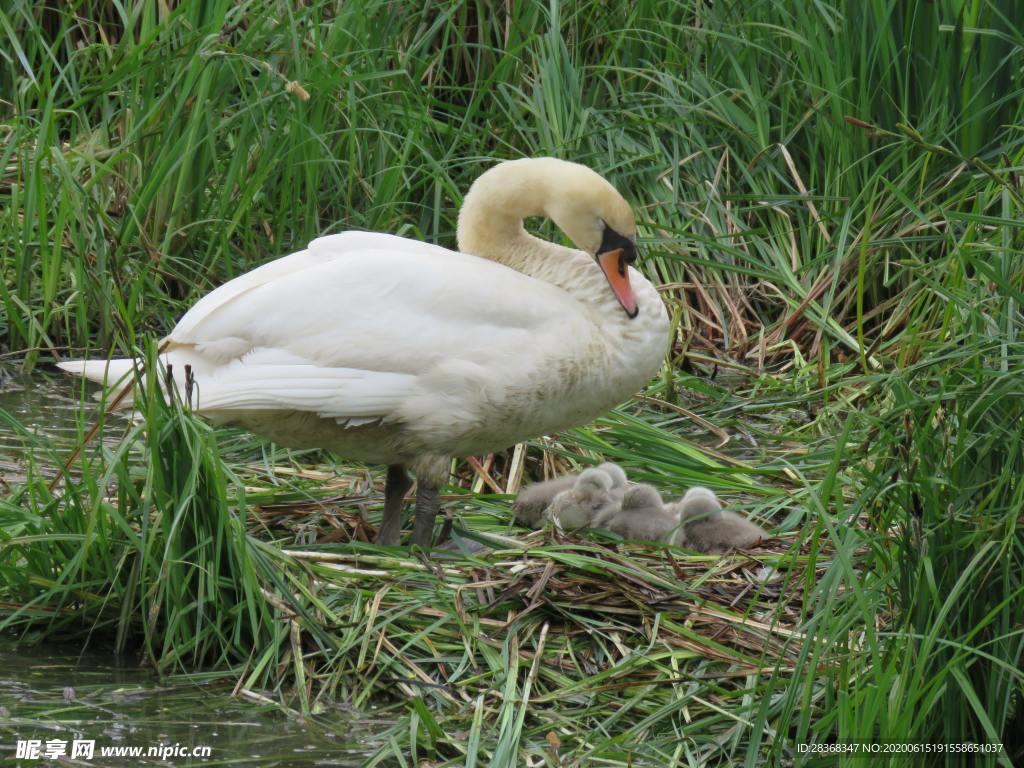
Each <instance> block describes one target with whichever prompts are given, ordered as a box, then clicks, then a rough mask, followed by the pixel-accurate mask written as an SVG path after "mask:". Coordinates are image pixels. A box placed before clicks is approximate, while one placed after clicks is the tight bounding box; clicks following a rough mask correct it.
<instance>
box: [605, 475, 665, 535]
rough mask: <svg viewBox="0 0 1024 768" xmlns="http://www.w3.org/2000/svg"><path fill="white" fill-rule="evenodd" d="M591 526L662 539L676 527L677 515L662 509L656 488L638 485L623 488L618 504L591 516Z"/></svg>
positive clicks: (614, 531)
mask: <svg viewBox="0 0 1024 768" xmlns="http://www.w3.org/2000/svg"><path fill="white" fill-rule="evenodd" d="M593 527H594V528H602V529H604V530H606V531H611V532H612V533H617V534H618V535H619V536H622V537H623V538H624V539H644V540H646V541H665V540H668V539H669V538H670V537H671V536H672V534H673V532H674V531H675V530H676V529H677V528H678V527H679V517H678V516H676V515H674V514H672V513H671V512H669V511H667V510H666V509H665V505H664V504H663V503H662V501H661V495H660V494H659V493H658V491H657V489H656V488H654V487H653V486H650V485H642V484H641V485H633V486H630V487H629V488H627V489H626V492H625V493H624V494H623V496H622V503H621V504H620V505H619V506H617V507H616V506H612V507H610V508H608V509H605V510H603V511H602V512H601V513H600V514H599V515H598V516H597V517H596V518H595V519H594V522H593Z"/></svg>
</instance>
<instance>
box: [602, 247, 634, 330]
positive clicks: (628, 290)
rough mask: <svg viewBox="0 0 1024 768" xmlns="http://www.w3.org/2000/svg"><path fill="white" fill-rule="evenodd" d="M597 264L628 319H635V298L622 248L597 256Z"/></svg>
mask: <svg viewBox="0 0 1024 768" xmlns="http://www.w3.org/2000/svg"><path fill="white" fill-rule="evenodd" d="M597 263H598V264H600V265H601V271H602V272H604V276H605V277H606V278H608V285H610V286H611V287H612V292H613V293H614V294H615V298H616V299H618V300H619V304H620V305H621V306H622V308H623V309H624V310H625V311H626V314H627V315H629V316H630V317H636V315H637V312H639V311H640V310H639V308H638V307H637V305H636V296H634V295H633V286H631V285H630V284H629V268H628V265H627V264H626V252H625V251H624V250H623V249H622V248H616V249H615V250H612V251H605V252H604V253H599V254H597Z"/></svg>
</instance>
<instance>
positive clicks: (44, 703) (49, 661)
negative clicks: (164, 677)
mask: <svg viewBox="0 0 1024 768" xmlns="http://www.w3.org/2000/svg"><path fill="white" fill-rule="evenodd" d="M88 386H90V390H93V389H95V387H92V386H91V385H88ZM80 392H81V390H80V386H79V384H78V383H77V382H76V381H75V380H74V379H72V378H70V377H67V376H63V375H53V374H46V373H34V374H32V375H31V376H25V375H23V374H20V373H18V372H17V371H16V370H12V369H11V368H10V367H6V366H5V367H4V369H3V373H2V374H0V410H2V411H5V412H6V413H7V414H9V416H10V417H13V420H12V419H11V418H4V417H3V415H2V414H0V493H4V492H6V488H5V486H15V485H16V484H18V483H22V482H24V480H25V477H26V472H27V469H28V462H26V453H27V452H28V451H33V452H36V453H37V458H38V459H39V461H37V462H36V463H35V464H36V470H35V471H38V472H40V473H41V474H42V475H43V476H47V475H52V473H53V472H54V469H55V467H57V466H60V465H62V464H63V462H64V461H65V460H66V458H67V456H68V455H69V454H70V452H71V450H72V449H73V448H74V446H75V445H76V444H77V443H78V441H79V439H80V434H81V432H82V431H83V429H87V428H88V426H89V424H91V422H92V420H93V419H95V418H96V416H97V415H98V411H97V409H98V405H97V404H94V403H93V402H92V401H89V402H88V403H87V404H86V406H85V410H84V411H83V408H82V404H81V402H80V399H79V398H80ZM83 419H84V422H85V426H84V428H83V426H82V424H81V423H82V421H83ZM107 423H108V430H107V431H106V437H105V438H104V439H106V440H107V441H109V442H110V443H111V444H113V443H116V442H117V440H118V437H119V435H120V434H122V433H123V427H124V425H125V424H127V418H126V417H124V416H114V417H110V418H108V420H107ZM43 453H45V455H43ZM104 647H105V645H104V643H103V642H102V641H99V640H97V641H95V643H94V645H93V649H91V650H89V651H87V652H84V653H83V652H82V650H81V649H80V648H78V647H60V646H54V645H46V646H36V647H33V646H30V645H27V644H22V645H20V646H18V647H15V646H14V645H13V643H12V642H11V640H10V639H5V638H0V766H8V765H10V766H56V765H81V766H94V765H95V766H120V765H132V766H145V765H158V766H168V765H179V766H187V765H196V766H199V765H202V766H205V767H207V768H208V767H209V766H217V765H233V766H234V765H242V766H249V765H259V766H296V767H297V768H305V767H307V766H347V765H351V766H356V765H361V764H362V763H363V762H364V761H365V759H366V757H367V756H368V755H369V754H372V752H373V751H374V749H375V747H376V746H378V744H376V743H375V741H374V738H373V735H372V734H373V733H374V731H379V730H380V729H381V727H383V726H385V725H387V724H388V723H386V722H377V721H373V720H368V719H365V718H360V717H357V716H356V715H355V714H354V713H352V712H348V711H346V710H345V708H344V707H343V706H341V705H338V706H337V708H336V709H334V710H332V711H329V712H326V713H323V714H318V716H317V717H316V718H314V719H311V720H306V721H303V720H302V719H301V718H297V717H291V716H288V715H286V714H283V713H282V711H281V710H280V709H279V708H278V707H276V706H274V705H268V704H261V703H257V702H253V701H248V700H243V699H241V698H237V697H235V696H233V695H232V688H233V681H229V682H224V681H221V682H218V683H211V684H206V685H198V684H196V683H194V682H188V681H179V682H175V681H174V680H173V679H172V680H171V681H170V682H168V681H164V682H163V684H161V682H160V681H159V680H158V679H157V678H156V676H155V674H154V673H152V672H151V671H150V670H148V669H146V668H142V667H140V665H139V663H138V660H137V658H135V657H134V656H133V657H127V658H119V657H116V656H113V655H112V654H109V653H106V652H104V651H103V648H104ZM264 695H266V696H267V698H268V699H270V700H275V701H276V700H277V698H278V696H277V695H276V694H275V693H274V692H264ZM357 735H358V736H357ZM19 740H20V741H28V740H37V741H39V742H40V746H41V747H45V746H46V743H47V742H48V741H54V742H56V746H57V747H59V746H60V742H64V748H65V751H66V753H67V754H65V755H63V756H61V757H60V759H58V758H57V757H56V756H54V757H52V758H45V757H43V758H39V759H23V760H18V759H16V755H17V742H18V741H19ZM75 740H79V741H84V742H86V743H88V742H89V741H93V742H94V746H93V749H94V756H93V758H92V759H91V760H89V759H82V758H75V759H73V760H72V759H70V758H69V755H70V752H71V750H72V748H73V742H74V741H75ZM119 747H120V748H127V747H141V748H142V750H143V754H144V755H145V753H146V751H147V750H148V749H149V748H150V747H156V748H164V749H165V750H166V749H171V750H175V751H173V752H169V753H166V754H171V755H173V756H171V757H168V758H167V759H166V760H161V759H159V757H157V756H153V757H149V756H143V757H111V756H101V754H100V750H101V749H103V748H108V749H109V748H119ZM196 747H209V749H210V756H209V757H207V758H199V757H188V756H185V752H184V751H185V750H189V751H190V750H192V749H194V748H196Z"/></svg>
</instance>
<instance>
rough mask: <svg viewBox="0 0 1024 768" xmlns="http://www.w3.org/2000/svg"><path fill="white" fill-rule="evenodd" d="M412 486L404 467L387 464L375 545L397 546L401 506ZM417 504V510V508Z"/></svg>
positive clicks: (400, 529) (400, 524)
mask: <svg viewBox="0 0 1024 768" xmlns="http://www.w3.org/2000/svg"><path fill="white" fill-rule="evenodd" d="M411 486H412V480H410V479H409V475H408V473H407V472H406V471H405V467H404V466H402V465H401V464H389V465H388V474H387V480H385V482H384V516H383V517H382V518H381V522H380V528H379V529H378V530H377V543H378V544H385V545H388V546H396V545H397V544H398V539H399V534H400V533H401V532H402V504H403V503H404V502H405V494H406V493H408V491H409V488H410V487H411ZM418 506H419V505H418V504H417V508H418Z"/></svg>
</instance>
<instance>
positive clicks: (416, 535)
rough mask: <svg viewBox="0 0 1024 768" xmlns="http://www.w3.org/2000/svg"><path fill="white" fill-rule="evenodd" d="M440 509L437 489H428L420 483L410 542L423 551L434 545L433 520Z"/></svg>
mask: <svg viewBox="0 0 1024 768" xmlns="http://www.w3.org/2000/svg"><path fill="white" fill-rule="evenodd" d="M440 507H441V500H440V497H439V495H438V493H437V488H428V487H426V486H425V485H423V484H422V483H420V484H419V486H418V488H417V490H416V522H415V524H414V526H413V533H412V541H413V543H414V544H416V545H417V546H420V547H423V549H427V550H429V549H430V547H431V545H432V544H433V543H434V520H435V518H436V517H437V511H438V509H440Z"/></svg>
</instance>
